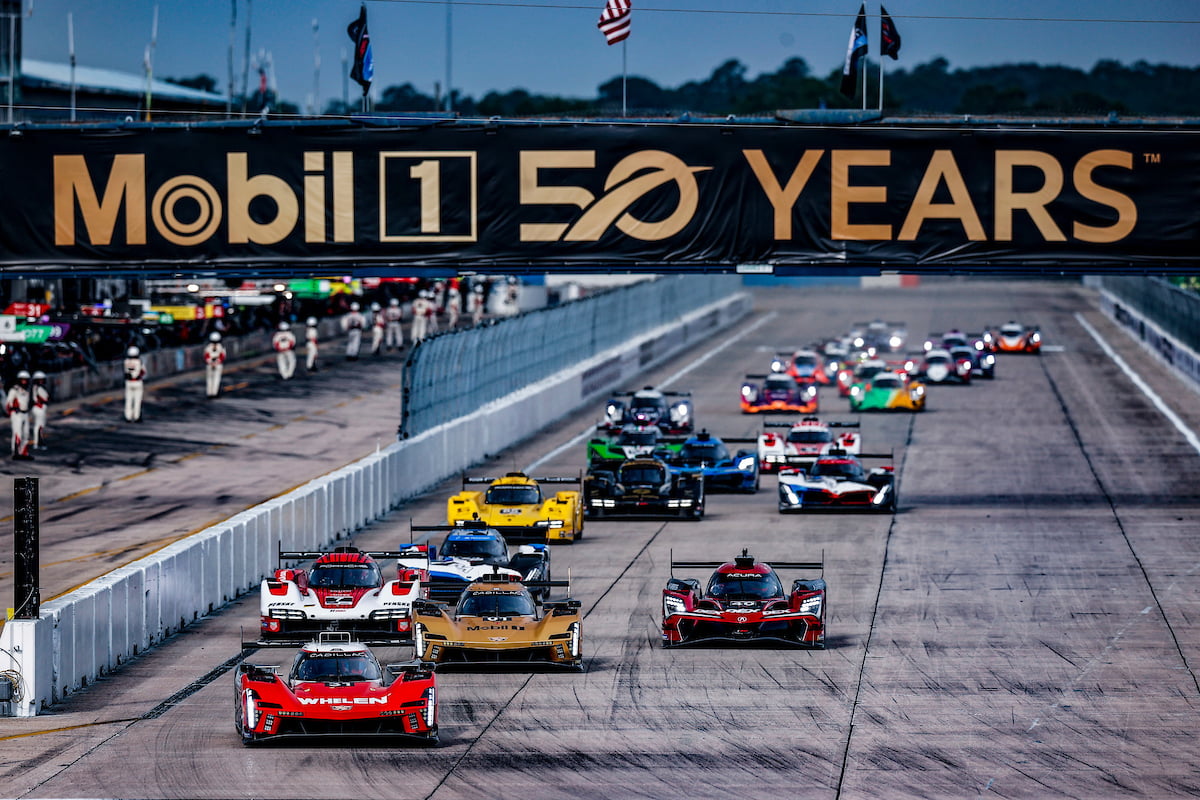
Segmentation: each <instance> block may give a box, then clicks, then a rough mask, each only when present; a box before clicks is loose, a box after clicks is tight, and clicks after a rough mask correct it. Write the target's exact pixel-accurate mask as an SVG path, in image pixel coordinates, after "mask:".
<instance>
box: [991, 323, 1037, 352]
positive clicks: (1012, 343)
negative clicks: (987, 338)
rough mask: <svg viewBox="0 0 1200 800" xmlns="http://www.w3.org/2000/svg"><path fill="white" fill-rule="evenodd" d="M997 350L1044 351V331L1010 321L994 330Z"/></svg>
mask: <svg viewBox="0 0 1200 800" xmlns="http://www.w3.org/2000/svg"><path fill="white" fill-rule="evenodd" d="M993 335H994V338H995V343H996V350H997V351H999V352H1001V353H1034V354H1041V352H1042V333H1041V331H1039V330H1038V329H1037V328H1036V327H1027V326H1025V325H1021V324H1019V323H1016V322H1013V321H1011V320H1010V321H1009V322H1008V323H1007V324H1005V325H1001V326H1000V328H999V330H996V331H995V332H994V334H993Z"/></svg>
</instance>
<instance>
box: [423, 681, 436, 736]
mask: <svg viewBox="0 0 1200 800" xmlns="http://www.w3.org/2000/svg"><path fill="white" fill-rule="evenodd" d="M424 697H425V724H426V725H428V726H429V727H430V728H432V727H433V723H434V721H435V720H436V719H437V688H436V687H433V686H430V687H429V688H428V689H426V690H425V695H424Z"/></svg>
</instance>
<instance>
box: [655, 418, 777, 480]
mask: <svg viewBox="0 0 1200 800" xmlns="http://www.w3.org/2000/svg"><path fill="white" fill-rule="evenodd" d="M757 441H758V440H757V439H725V440H722V439H721V438H720V437H717V436H714V435H712V434H711V433H709V432H708V431H706V430H703V431H700V432H699V433H698V434H696V435H695V436H692V437H691V438H689V439H688V440H687V441H685V442H684V443H683V446H682V447H680V448H679V452H678V453H675V454H672V455H670V457H669V458H666V459H665V460H666V463H667V467H668V468H669V469H670V470H671V472H672V473H674V474H676V475H701V476H702V477H703V478H704V488H705V490H707V491H727V492H747V493H750V494H753V493H754V492H757V491H758V456H757V453H756V452H755V451H754V450H738V451H737V453H736V455H730V453H729V448H728V447H727V446H726V444H725V443H726V442H757Z"/></svg>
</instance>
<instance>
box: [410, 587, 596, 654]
mask: <svg viewBox="0 0 1200 800" xmlns="http://www.w3.org/2000/svg"><path fill="white" fill-rule="evenodd" d="M552 583H553V585H554V586H566V585H567V581H555V582H552ZM533 587H534V584H533V583H530V584H529V585H522V582H521V581H520V580H519V579H518V578H516V577H513V576H512V575H507V574H502V573H501V574H492V575H484V576H482V577H480V578H479V579H478V580H476V581H474V582H472V583H471V585H470V586H468V587H467V588H466V590H465V591H464V592H463V593H462V596H461V597H460V598H459V600H458V602H457V603H456V604H455V606H454V607H453V608H452V609H447V608H446V607H444V606H442V605H439V604H436V603H428V602H422V603H419V604H417V606H416V609H415V611H416V627H415V630H414V632H413V643H414V646H415V647H416V653H417V657H418V658H420V659H421V660H422V661H426V662H431V663H434V664H439V665H441V664H544V665H549V666H555V667H568V668H570V669H575V670H582V669H583V642H582V635H583V621H582V619H581V618H580V614H579V608H580V604H579V601H578V600H559V601H557V602H554V603H543V604H541V605H540V606H539V604H538V602H537V600H536V599H535V598H534V596H533V594H532V592H531V591H530V589H531V588H533Z"/></svg>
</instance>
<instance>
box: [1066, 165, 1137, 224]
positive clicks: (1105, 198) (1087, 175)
mask: <svg viewBox="0 0 1200 800" xmlns="http://www.w3.org/2000/svg"><path fill="white" fill-rule="evenodd" d="M1096 167H1124V168H1125V169H1133V154H1132V153H1128V152H1126V151H1124V150H1096V151H1095V152H1092V153H1088V154H1087V155H1086V156H1084V157H1083V158H1081V159H1079V163H1078V164H1076V165H1075V172H1074V175H1073V176H1072V179H1073V180H1074V182H1075V189H1076V190H1077V191H1078V192H1079V193H1080V194H1081V195H1083V196H1084V197H1086V198H1087V199H1088V200H1091V201H1093V202H1096V203H1099V204H1100V205H1104V206H1109V207H1110V208H1114V209H1116V211H1117V221H1116V222H1114V223H1113V224H1112V225H1110V226H1108V227H1107V228H1100V227H1095V226H1092V225H1084V224H1083V223H1082V222H1076V223H1075V227H1074V233H1075V238H1076V239H1079V240H1080V241H1083V242H1095V243H1097V244H1108V243H1110V242H1116V241H1119V240H1121V239H1124V238H1125V237H1126V236H1128V235H1129V234H1130V232H1131V231H1133V227H1134V226H1135V225H1137V219H1138V211H1137V206H1136V205H1134V203H1133V200H1131V199H1130V198H1129V196H1128V195H1125V194H1122V193H1121V192H1118V191H1115V190H1113V189H1109V188H1107V187H1104V186H1100V185H1098V184H1097V183H1096V182H1095V181H1094V180H1093V179H1092V172H1094V171H1095V169H1096Z"/></svg>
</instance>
